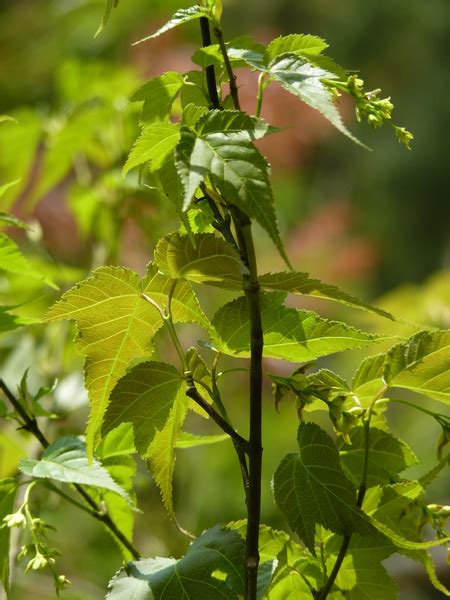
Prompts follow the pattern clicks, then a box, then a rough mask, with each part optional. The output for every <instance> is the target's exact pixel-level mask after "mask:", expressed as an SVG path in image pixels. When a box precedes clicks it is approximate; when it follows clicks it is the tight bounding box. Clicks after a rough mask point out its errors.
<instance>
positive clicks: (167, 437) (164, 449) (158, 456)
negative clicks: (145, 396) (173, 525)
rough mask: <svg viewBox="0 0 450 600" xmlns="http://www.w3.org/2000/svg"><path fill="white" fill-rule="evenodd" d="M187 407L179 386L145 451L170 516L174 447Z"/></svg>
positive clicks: (187, 399)
mask: <svg viewBox="0 0 450 600" xmlns="http://www.w3.org/2000/svg"><path fill="white" fill-rule="evenodd" d="M188 408H189V398H188V397H187V396H186V393H185V389H182V388H180V389H179V392H178V394H177V396H176V398H175V401H174V403H173V406H172V408H171V411H170V414H169V418H168V419H167V421H166V423H165V425H164V427H163V428H162V429H161V431H158V432H157V433H156V434H155V437H154V438H153V441H152V442H151V443H150V445H149V447H148V449H147V452H146V458H147V464H148V467H149V469H150V472H151V474H152V475H153V478H154V480H155V481H156V483H157V485H158V487H159V489H160V490H161V496H162V499H163V503H164V506H165V507H166V510H167V512H168V513H169V516H170V517H172V518H173V517H174V510H173V485H172V480H173V472H174V469H175V459H176V456H175V447H176V445H177V442H178V438H179V436H180V434H181V428H182V427H183V423H184V420H185V418H186V414H187V411H188Z"/></svg>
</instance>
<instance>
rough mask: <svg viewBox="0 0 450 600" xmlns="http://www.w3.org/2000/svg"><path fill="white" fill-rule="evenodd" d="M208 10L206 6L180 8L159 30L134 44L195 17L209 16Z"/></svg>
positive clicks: (154, 36) (156, 35)
mask: <svg viewBox="0 0 450 600" xmlns="http://www.w3.org/2000/svg"><path fill="white" fill-rule="evenodd" d="M209 16H210V15H209V14H208V11H207V9H206V8H204V7H202V6H198V5H196V6H191V7H190V8H180V10H177V11H176V13H175V14H174V15H173V17H172V18H171V19H170V21H168V22H167V23H166V24H165V25H163V26H162V27H161V28H160V29H158V31H156V32H155V33H152V34H151V35H147V36H146V37H144V38H142V39H141V40H139V41H137V42H135V43H134V44H133V46H136V44H140V43H141V42H146V41H147V40H152V39H153V38H156V37H158V36H159V35H161V34H162V33H165V32H166V31H169V30H170V29H174V28H175V27H178V26H179V25H183V24H184V23H189V21H193V20H194V19H200V17H209Z"/></svg>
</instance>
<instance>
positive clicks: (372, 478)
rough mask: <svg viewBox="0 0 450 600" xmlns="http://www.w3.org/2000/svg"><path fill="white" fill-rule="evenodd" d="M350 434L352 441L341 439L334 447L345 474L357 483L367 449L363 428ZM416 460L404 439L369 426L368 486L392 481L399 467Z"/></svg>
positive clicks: (359, 479) (415, 462)
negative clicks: (349, 442) (336, 448)
mask: <svg viewBox="0 0 450 600" xmlns="http://www.w3.org/2000/svg"><path fill="white" fill-rule="evenodd" d="M349 437H350V441H351V445H347V444H346V443H345V442H344V440H343V439H340V440H338V443H337V447H338V449H339V453H340V456H341V463H342V469H343V471H344V473H345V475H346V477H348V479H350V481H351V482H352V483H353V485H354V486H355V487H358V486H359V485H360V484H361V481H362V475H363V471H364V461H365V453H366V445H365V438H364V428H363V427H357V428H355V429H353V430H352V431H351V432H350V434H349ZM416 464H418V460H417V457H416V456H415V454H414V453H413V451H412V450H411V448H410V447H409V446H408V445H407V444H406V443H405V442H403V441H402V440H400V439H398V438H396V437H394V436H393V435H391V434H390V433H388V432H386V431H383V430H381V429H376V428H374V427H371V428H370V431H369V455H368V465H367V479H366V484H367V487H373V486H376V485H384V484H386V483H394V482H396V481H398V479H399V477H398V476H399V474H400V473H401V472H402V471H404V470H405V469H406V468H408V467H411V466H413V465H416Z"/></svg>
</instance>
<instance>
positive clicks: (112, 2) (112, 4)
mask: <svg viewBox="0 0 450 600" xmlns="http://www.w3.org/2000/svg"><path fill="white" fill-rule="evenodd" d="M118 4H119V0H106V5H105V12H104V13H103V18H102V21H101V23H100V25H99V26H98V29H97V31H96V33H95V35H94V38H96V37H97V36H98V35H100V33H101V32H102V31H103V29H104V28H105V27H106V24H107V23H108V20H109V17H110V16H111V11H112V9H113V8H116V6H118Z"/></svg>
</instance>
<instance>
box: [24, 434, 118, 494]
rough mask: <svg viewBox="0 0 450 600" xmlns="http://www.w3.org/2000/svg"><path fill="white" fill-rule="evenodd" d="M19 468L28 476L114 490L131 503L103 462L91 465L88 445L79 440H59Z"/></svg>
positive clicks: (26, 459)
mask: <svg viewBox="0 0 450 600" xmlns="http://www.w3.org/2000/svg"><path fill="white" fill-rule="evenodd" d="M19 469H20V470H21V471H22V473H24V474H25V475H27V476H28V477H34V478H37V479H54V480H55V481H63V482H64V483H80V484H83V485H93V486H95V487H98V488H103V489H106V490H111V491H112V492H115V493H116V494H119V496H122V498H125V499H127V500H129V496H128V494H127V493H126V492H125V490H124V489H122V488H121V487H120V485H118V484H117V483H116V482H115V481H114V479H113V478H112V477H111V476H110V475H109V473H108V471H107V470H106V469H105V468H104V467H103V466H102V464H101V463H100V462H98V461H97V460H94V461H93V463H92V464H89V463H88V458H87V454H86V445H85V443H84V442H83V441H82V440H81V439H80V438H77V437H74V436H65V437H62V438H59V439H58V440H57V441H56V442H54V443H53V444H50V446H49V447H48V448H46V449H45V450H44V452H43V453H42V457H41V459H40V460H35V459H33V458H22V460H21V461H20V462H19Z"/></svg>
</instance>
